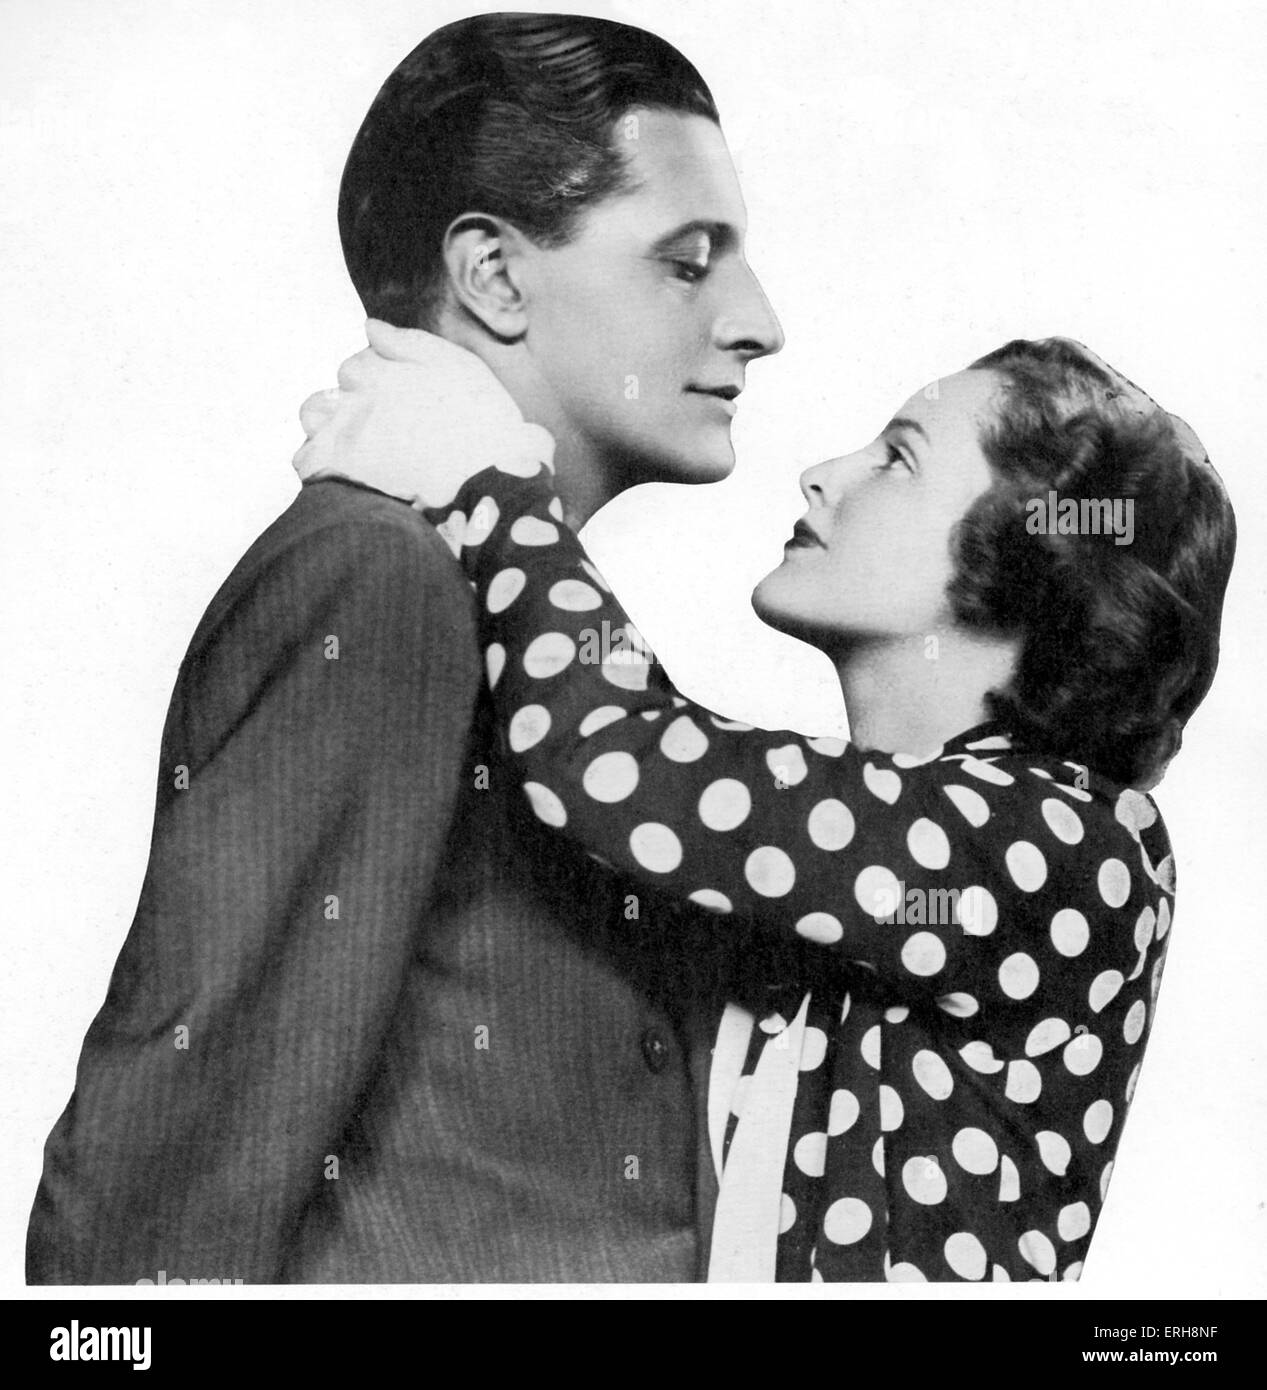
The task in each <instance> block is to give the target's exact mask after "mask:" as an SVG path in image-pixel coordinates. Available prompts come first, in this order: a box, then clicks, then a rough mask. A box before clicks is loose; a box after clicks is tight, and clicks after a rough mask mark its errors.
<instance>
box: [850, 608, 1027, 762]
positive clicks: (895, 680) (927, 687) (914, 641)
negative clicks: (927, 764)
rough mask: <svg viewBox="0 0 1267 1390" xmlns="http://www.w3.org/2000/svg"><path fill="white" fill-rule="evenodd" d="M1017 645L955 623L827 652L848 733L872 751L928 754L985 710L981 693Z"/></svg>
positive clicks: (993, 686) (993, 684) (994, 682)
mask: <svg viewBox="0 0 1267 1390" xmlns="http://www.w3.org/2000/svg"><path fill="white" fill-rule="evenodd" d="M1017 652H1018V644H1017V642H1016V641H1014V640H1009V639H1004V638H998V637H976V636H973V635H970V634H967V633H964V632H962V631H960V630H957V629H942V630H940V631H938V632H936V633H930V634H929V635H927V636H911V637H899V638H892V637H890V638H882V639H876V640H874V641H868V640H865V639H863V640H857V641H855V642H852V643H851V644H850V645H849V647H848V648H847V649H846V650H844V651H843V652H838V653H836V655H835V661H836V670H837V673H838V675H839V677H840V688H841V690H842V692H843V693H844V697H845V710H846V712H847V714H848V716H849V735H850V738H851V739H852V741H853V742H854V743H856V744H857V745H858V746H859V747H860V748H871V749H875V750H876V751H877V752H880V753H915V754H925V753H932V752H934V751H935V750H936V749H938V748H940V747H941V746H942V745H943V744H944V743H946V741H947V740H948V739H950V738H952V737H953V736H954V735H955V734H959V733H962V732H963V731H964V730H965V729H971V728H972V727H973V726H974V725H976V724H981V723H983V722H984V721H985V720H987V719H988V718H989V717H990V711H989V708H988V706H987V703H986V696H987V695H988V694H989V693H990V692H991V691H993V690H999V689H1001V688H1002V687H1003V686H1005V685H1006V684H1007V682H1008V681H1009V680H1010V679H1011V676H1012V672H1013V670H1014V669H1015V666H1016V658H1017Z"/></svg>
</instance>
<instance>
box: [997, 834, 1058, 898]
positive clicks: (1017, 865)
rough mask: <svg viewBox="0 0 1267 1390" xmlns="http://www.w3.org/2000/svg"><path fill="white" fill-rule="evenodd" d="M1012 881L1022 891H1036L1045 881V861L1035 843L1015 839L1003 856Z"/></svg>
mask: <svg viewBox="0 0 1267 1390" xmlns="http://www.w3.org/2000/svg"><path fill="white" fill-rule="evenodd" d="M1003 857H1004V860H1005V861H1006V863H1007V871H1008V873H1010V874H1011V875H1012V882H1013V883H1015V884H1016V886H1017V887H1018V888H1019V889H1020V890H1021V892H1023V893H1036V892H1037V891H1038V890H1039V889H1040V888H1041V887H1042V886H1043V884H1044V883H1046V882H1047V861H1046V860H1045V859H1044V858H1043V853H1042V851H1041V850H1040V849H1039V848H1038V846H1037V845H1032V844H1030V842H1029V841H1028V840H1017V841H1016V843H1015V844H1014V845H1010V846H1009V847H1008V851H1007V853H1006V854H1005V855H1004V856H1003Z"/></svg>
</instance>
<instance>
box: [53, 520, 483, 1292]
mask: <svg viewBox="0 0 1267 1390" xmlns="http://www.w3.org/2000/svg"><path fill="white" fill-rule="evenodd" d="M391 505H392V508H393V509H395V507H396V504H391ZM400 513H401V514H400V516H399V519H395V518H387V519H384V518H383V517H375V518H372V519H369V518H365V517H358V518H353V519H351V520H346V519H344V520H340V521H337V522H335V523H334V524H330V525H327V526H325V527H324V528H323V529H320V530H318V531H317V532H316V533H314V534H309V535H306V536H304V537H303V538H302V539H301V540H300V541H298V542H296V543H294V544H292V545H291V546H290V547H289V548H287V549H285V550H283V551H282V553H280V554H277V555H274V556H272V557H271V559H269V560H268V561H267V563H266V564H265V565H264V566H263V568H262V570H261V571H260V572H259V573H258V574H256V575H254V576H253V577H252V582H250V583H249V584H248V585H246V586H245V587H244V588H243V589H242V591H241V593H240V596H239V597H238V598H237V600H236V601H234V602H225V603H223V604H222V605H221V608H220V611H219V612H218V613H217V612H216V607H215V605H213V608H212V610H209V613H208V618H207V619H204V623H203V626H202V628H200V633H199V636H198V637H196V638H195V643H194V645H193V646H192V647H191V649H190V651H189V653H188V655H187V656H186V658H185V661H184V663H183V665H182V668H181V672H180V675H179V677H178V680H177V686H176V691H175V694H174V697H173V700H172V705H171V710H170V713H169V716H168V721H167V726H166V729H165V731H164V741H163V750H162V758H161V766H160V771H159V794H158V802H157V807H156V813H155V824H154V833H153V841H152V845H151V852H150V860H149V866H148V869H147V872H146V877H145V881H144V885H143V888H142V892H141V899H140V904H139V907H138V910H137V913H136V917H135V920H134V922H133V924H132V927H131V930H130V932H129V935H128V937H127V940H126V942H125V944H124V946H123V949H122V952H121V954H120V956H119V958H118V961H117V964H116V966H115V969H114V973H113V976H112V978H111V981H110V986H109V991H108V995H107V998H106V1001H105V1004H104V1005H103V1007H102V1009H101V1010H100V1012H99V1013H98V1015H97V1017H96V1019H95V1021H94V1022H93V1024H92V1026H91V1029H90V1030H89V1033H88V1035H87V1038H86V1040H85V1043H84V1046H83V1050H82V1054H81V1057H80V1061H79V1066H78V1071H77V1076H76V1085H75V1091H74V1094H73V1096H72V1098H71V1100H70V1102H69V1104H68V1106H67V1108H66V1111H65V1112H64V1114H63V1115H62V1117H61V1119H60V1120H59V1122H58V1124H57V1126H56V1128H55V1129H54V1131H53V1133H52V1135H51V1137H50V1139H49V1141H48V1145H47V1148H46V1154H45V1166H44V1175H43V1179H42V1182H41V1185H40V1188H39V1191H38V1194H37V1197H36V1202H35V1209H34V1212H33V1215H32V1220H31V1225H30V1230H29V1235H28V1243H27V1274H28V1280H29V1281H30V1282H32V1283H75V1284H98V1283H118V1284H131V1283H135V1282H137V1281H138V1280H141V1279H148V1280H154V1279H156V1278H157V1277H158V1272H159V1271H160V1270H162V1271H166V1274H167V1277H168V1278H169V1279H171V1278H184V1279H188V1278H223V1279H225V1280H228V1279H241V1280H243V1281H244V1282H246V1283H265V1282H274V1281H277V1280H279V1279H281V1278H283V1277H284V1272H285V1261H286V1256H287V1250H288V1242H289V1241H290V1239H291V1237H292V1235H293V1233H294V1232H295V1229H296V1227H297V1225H298V1223H299V1222H300V1221H301V1219H302V1217H303V1214H304V1211H305V1208H306V1206H307V1205H308V1204H309V1203H310V1202H311V1201H312V1200H313V1199H314V1197H315V1196H317V1195H319V1194H320V1192H321V1191H322V1187H323V1184H324V1183H326V1182H328V1181H332V1180H334V1174H335V1173H336V1171H337V1173H338V1181H341V1182H355V1181H356V1174H355V1172H354V1171H349V1166H350V1165H349V1156H348V1154H347V1153H346V1152H344V1151H343V1149H342V1144H343V1135H344V1130H345V1127H346V1126H347V1125H348V1122H349V1120H350V1119H351V1118H352V1117H353V1116H354V1115H355V1113H356V1111H357V1108H358V1097H359V1096H360V1095H361V1094H362V1093H363V1092H364V1091H365V1089H366V1087H367V1086H368V1085H369V1084H370V1083H371V1082H372V1080H373V1077H374V1072H375V1066H376V1056H377V1053H378V1050H379V1048H380V1044H381V1043H382V1040H383V1037H384V1033H385V1030H386V1028H387V1025H388V1022H389V1020H390V1018H391V1015H392V1013H393V1010H394V1009H395V1007H396V1004H397V999H398V996H399V993H400V990H401V986H402V981H403V978H404V972H405V969H406V964H407V961H408V959H409V957H410V955H411V953H412V952H413V951H414V950H415V949H416V938H417V934H418V932H419V931H420V930H425V911H426V906H427V902H428V897H429V893H430V890H431V884H432V879H433V875H434V874H435V871H436V864H437V860H438V858H439V856H440V854H441V852H442V850H443V846H444V841H445V837H446V834H447V830H448V827H449V823H450V820H451V815H452V811H453V807H454V801H455V796H456V790H457V786H458V782H459V778H460V776H461V766H460V764H461V760H462V758H463V754H464V748H465V744H466V736H467V729H468V723H469V719H470V715H471V710H472V708H473V705H474V701H475V697H476V692H477V688H478V681H479V670H478V650H477V647H476V644H475V641H474V623H473V617H472V611H471V596H470V591H469V586H468V585H467V583H466V581H465V580H464V579H463V577H462V574H461V571H460V570H459V568H458V567H457V566H456V565H455V564H454V563H453V561H452V558H451V556H450V555H449V553H448V552H447V551H446V550H445V548H444V546H443V544H442V542H441V541H440V540H439V538H438V537H436V536H435V535H434V534H433V533H432V532H431V531H430V528H427V527H425V525H424V524H422V522H421V519H420V518H418V517H416V516H414V515H411V514H410V513H409V512H408V511H407V510H406V509H404V508H401V509H400ZM217 602H219V600H218V601H217ZM213 614H214V615H215V616H214V621H213V620H212V616H213ZM336 1162H341V1164H342V1166H341V1168H339V1169H336V1168H335V1167H334V1164H335V1163H336Z"/></svg>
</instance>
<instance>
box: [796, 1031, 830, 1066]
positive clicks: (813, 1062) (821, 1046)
mask: <svg viewBox="0 0 1267 1390" xmlns="http://www.w3.org/2000/svg"><path fill="white" fill-rule="evenodd" d="M826 1056H827V1034H826V1033H824V1032H823V1030H822V1029H821V1028H815V1027H814V1025H813V1024H812V1023H811V1024H810V1026H809V1027H808V1028H806V1030H805V1033H804V1035H803V1038H802V1041H801V1061H800V1070H801V1071H814V1070H815V1069H816V1068H817V1067H819V1066H821V1065H822V1061H823V1058H824V1057H826Z"/></svg>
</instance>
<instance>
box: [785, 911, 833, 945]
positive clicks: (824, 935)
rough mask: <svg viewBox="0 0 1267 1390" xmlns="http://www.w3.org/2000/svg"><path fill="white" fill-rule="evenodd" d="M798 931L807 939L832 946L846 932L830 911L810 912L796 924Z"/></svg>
mask: <svg viewBox="0 0 1267 1390" xmlns="http://www.w3.org/2000/svg"><path fill="white" fill-rule="evenodd" d="M796 930H797V933H798V934H799V935H801V936H803V937H804V938H805V939H806V941H814V942H817V943H818V945H820V946H831V945H832V944H833V943H834V942H837V941H839V940H840V938H841V937H842V936H844V934H845V929H844V927H842V926H841V924H840V922H839V920H838V919H837V918H835V917H833V916H832V915H831V913H830V912H808V913H806V914H805V916H804V917H802V918H801V920H800V921H799V922H797V924H796Z"/></svg>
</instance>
